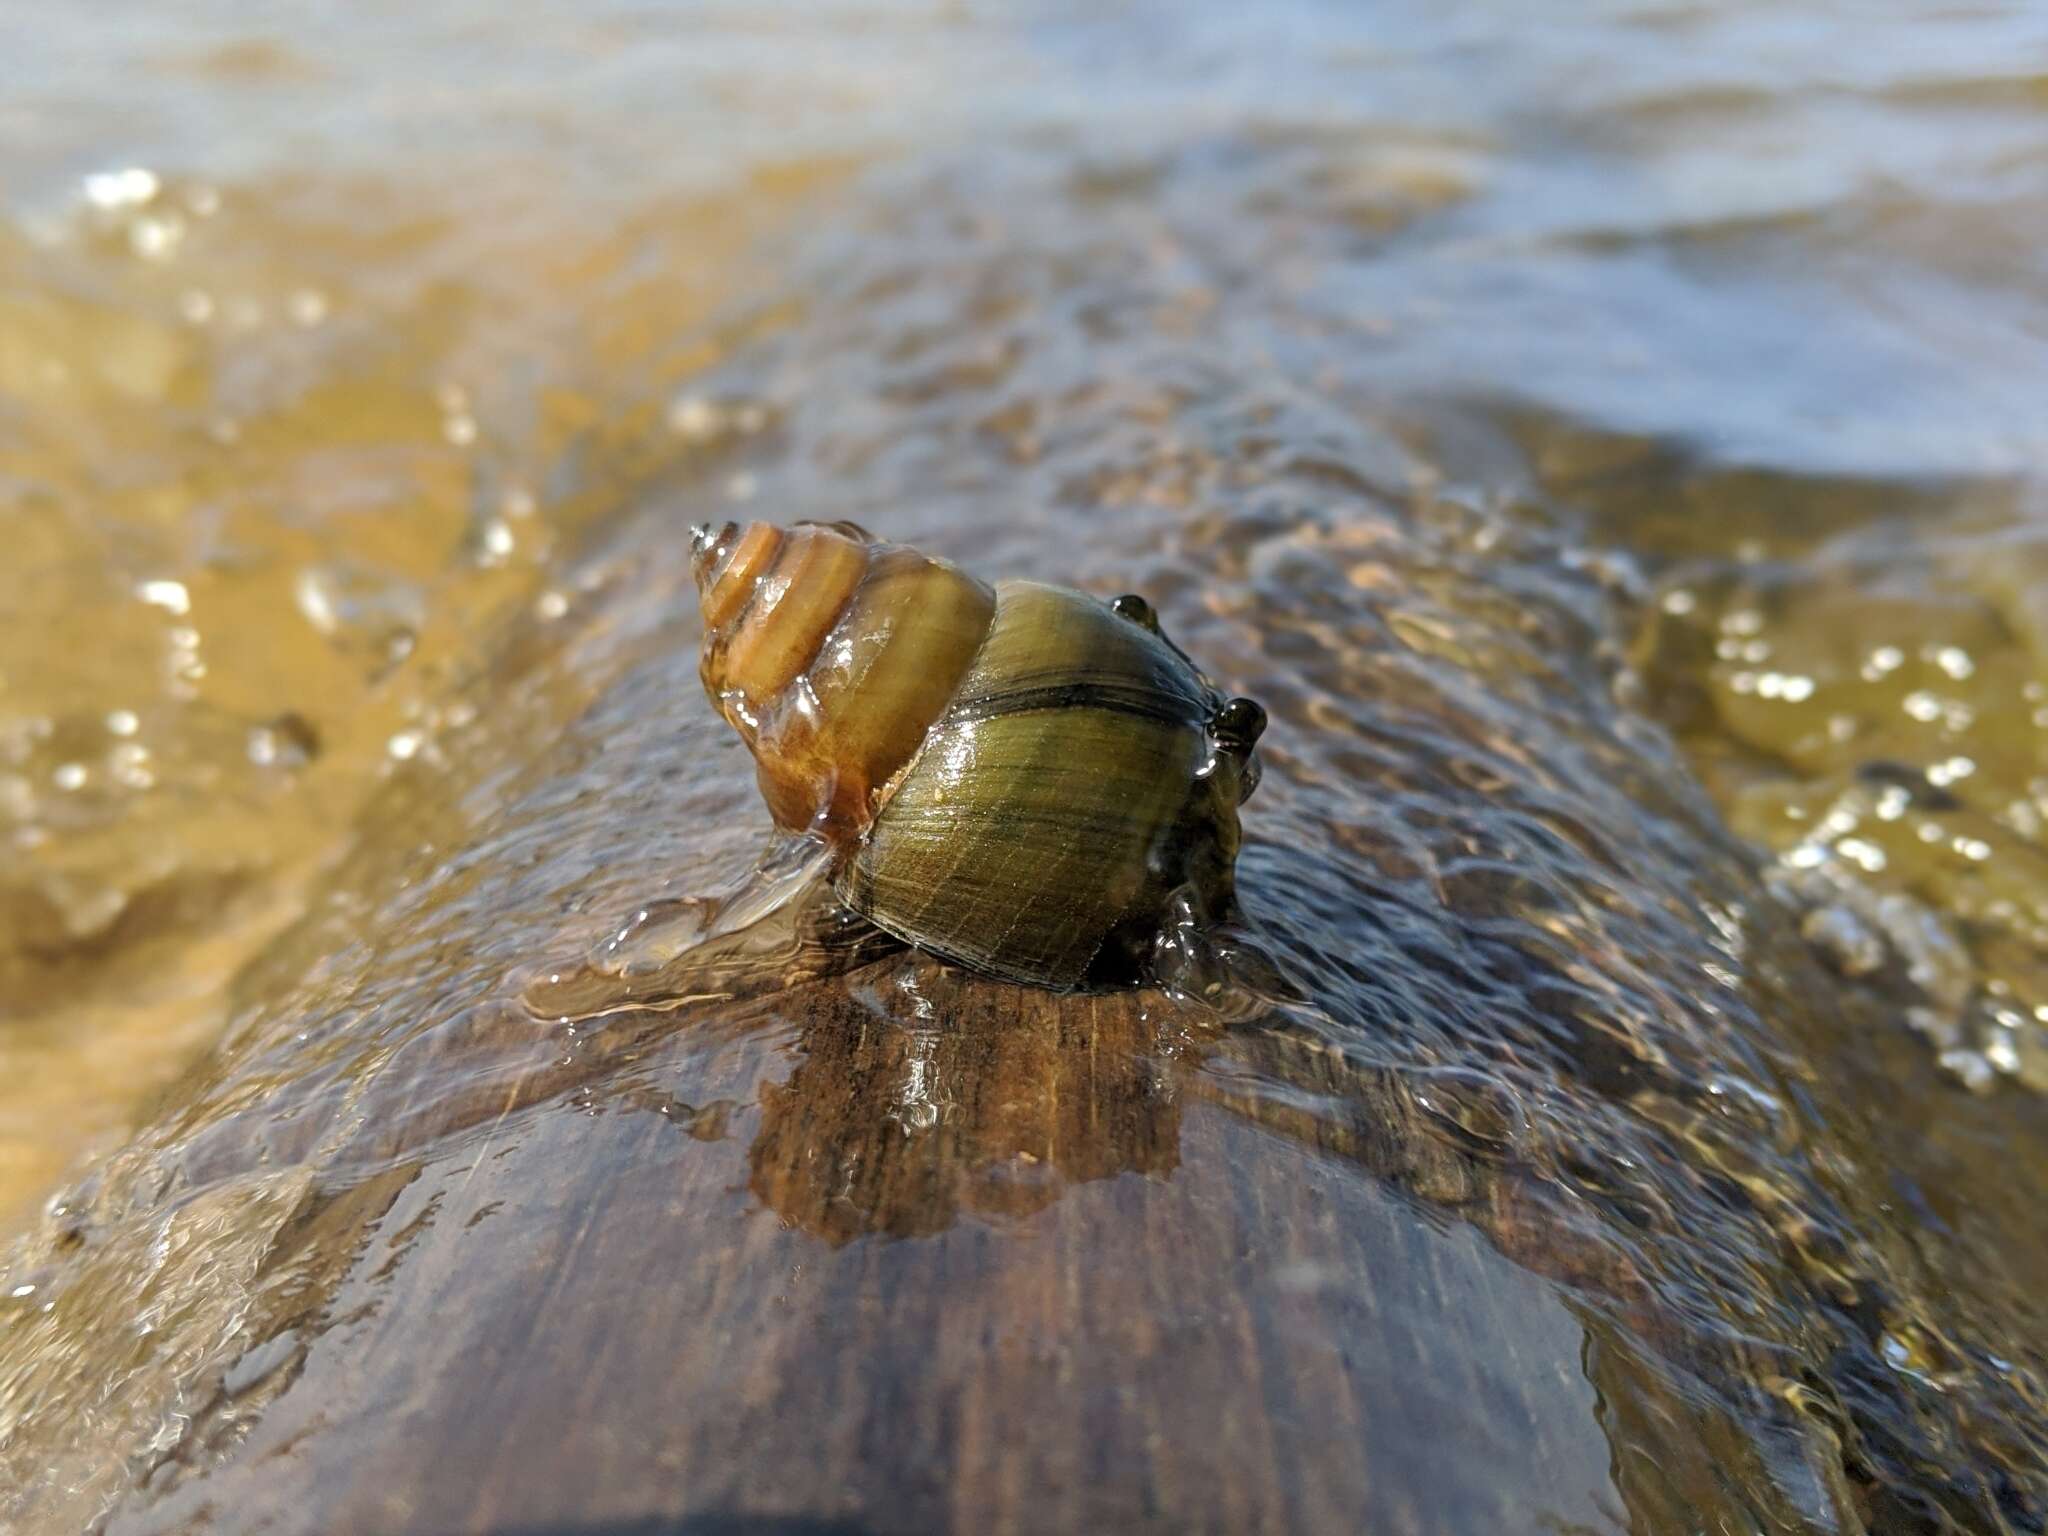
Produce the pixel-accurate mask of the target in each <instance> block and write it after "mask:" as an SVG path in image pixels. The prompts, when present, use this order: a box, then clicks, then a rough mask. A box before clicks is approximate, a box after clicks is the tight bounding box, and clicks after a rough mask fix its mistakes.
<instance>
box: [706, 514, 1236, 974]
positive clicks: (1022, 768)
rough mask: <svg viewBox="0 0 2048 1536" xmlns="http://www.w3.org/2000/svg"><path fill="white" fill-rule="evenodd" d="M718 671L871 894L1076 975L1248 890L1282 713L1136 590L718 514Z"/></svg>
mask: <svg viewBox="0 0 2048 1536" xmlns="http://www.w3.org/2000/svg"><path fill="white" fill-rule="evenodd" d="M692 561H693V574H694V575H695V578H696V581H697V586H698V591H699V593H700V598H701V602H702V606H703V612H704V647H703V654H702V661H701V668H700V670H701V673H702V676H703V680H704V685H705V689H706V691H707V692H708V693H709V695H710V696H711V699H712V701H713V702H714V703H715V704H716V705H717V706H718V708H719V710H720V712H721V713H722V714H723V715H724V716H725V718H726V719H727V720H728V721H729V722H730V723H731V724H732V725H733V727H734V728H735V729H736V730H737V731H738V732H739V734H740V736H741V738H742V739H743V740H744V741H745V742H746V744H747V746H748V748H749V750H750V751H751V752H752V753H753V756H754V760H755V764H756V769H757V776H758V778H759V781H760V785H761V792H762V796H763V798H764V799H765V800H766V802H767V804H768V808H769V811H770V813H771V815H772V816H773V818H774V820H775V822H776V824H777V825H778V826H779V827H781V828H783V829H785V830H786V831H787V832H789V833H792V834H803V835H807V836H810V837H813V838H816V839H818V840H819V841H820V842H821V843H822V844H823V845H824V847H825V849H826V850H827V865H828V868H829V870H830V878H831V880H832V883H833V889H834V892H835V894H836V895H837V897H838V899H839V900H840V901H841V902H843V903H844V904H845V905H846V906H847V907H849V908H851V909H852V910H853V911H855V912H857V913H859V914H860V915H861V916H863V917H865V918H866V919H867V920H868V921H869V922H871V923H873V924H874V925H875V926H876V927H878V928H881V929H883V930H884V931H886V932H888V933H891V934H893V935H895V936H896V937H897V938H900V939H902V940H905V941H906V942H908V943H911V944H914V945H916V946H917V947H919V948H921V949H925V950H928V951H930V952H932V953H934V954H937V955H939V956H941V957H943V958H945V959H949V960H952V961H955V962H957V963H959V964H961V965H964V966H966V967H968V968H970V969H972V970H976V971H980V972H984V973H986V974H989V975H993V976H999V977H1004V978H1008V979H1011V980H1015V981H1021V982H1027V983H1031V984H1033V985H1037V986H1042V987H1049V988H1053V989H1055V990H1075V989H1092V988H1098V987H1105V986H1112V985H1118V984H1121V983H1124V982H1128V981H1133V980H1138V979H1141V978H1143V977H1144V976H1146V975H1147V974H1148V973H1149V970H1150V962H1151V957H1152V955H1153V953H1154V951H1155V949H1156V948H1157V947H1158V945H1159V943H1160V940H1161V936H1162V934H1166V935H1169V936H1170V935H1171V934H1172V933H1173V932H1174V931H1177V930H1178V929H1180V928H1184V927H1188V926H1200V925H1203V924H1207V923H1211V922H1215V921H1219V920H1224V919H1227V918H1228V917H1230V916H1231V915H1232V914H1233V913H1234V911H1235V890H1234V868H1235V863H1236V857H1237V849H1238V838H1239V834H1238V817H1237V808H1238V805H1239V803H1240V802H1241V801H1242V800H1243V799H1244V798H1245V797H1246V796H1248V795H1249V794H1250V793H1251V790H1252V787H1253V786H1254V784H1255V783H1256V782H1257V772H1258V769H1257V760H1256V758H1255V756H1254V752H1253V748H1254V744H1255V742H1256V740H1257V738H1258V734H1259V731H1260V730H1261V729H1262V727H1263V725H1264V713H1263V711H1261V710H1260V709H1259V707H1258V706H1257V705H1256V704H1253V703H1252V702H1251V701H1249V700H1245V699H1235V700H1231V699H1226V698H1225V697H1224V696H1223V695H1222V694H1221V693H1219V692H1218V691H1217V690H1216V689H1215V688H1214V687H1213V686H1212V685H1211V684H1210V683H1209V681H1208V680H1207V679H1206V678H1205V677H1203V675H1202V674H1201V672H1200V671H1199V670H1198V669H1197V668H1196V667H1195V665H1194V663H1193V662H1192V661H1190V660H1189V659H1188V657H1187V656H1186V655H1185V654H1183V653H1182V652H1181V651H1180V650H1179V648H1178V647H1176V646H1175V645H1173V643H1172V642H1171V641H1169V640H1168V639H1166V637H1165V636H1164V635H1163V634H1162V633H1160V631H1159V627H1158V623H1157V620H1156V619H1155V618H1154V617H1153V615H1152V612H1151V609H1150V608H1149V607H1148V606H1147V605H1146V604H1145V603H1143V602H1142V600H1140V599H1136V598H1119V599H1117V600H1116V601H1115V602H1114V603H1110V602H1105V601H1104V600H1102V599H1101V598H1097V597H1093V596H1090V595H1088V594H1086V593H1082V592H1078V591H1072V590H1069V589H1067V588H1063V587H1054V586H1047V585H1043V584H1040V583H1037V582H1025V581H1014V582H1003V583H1000V584H996V585H993V586H992V585H990V584H988V583H985V582H983V581H981V580H979V579H977V578H976V577H974V576H972V575H969V574H968V573H966V572H964V571H962V570H960V569H959V568H957V567H955V566H953V565H950V564H948V563H946V562H944V561H941V560H936V559H933V558H932V557H930V556H927V555H924V554H922V553H920V552H918V551H917V550H914V549H910V548H907V547H905V546H901V545H893V544H887V543H879V542H877V541H875V540H874V539H872V538H871V537H870V536H869V535H868V534H866V533H865V532H864V531H862V530H861V529H858V528H856V527H853V526H852V525H850V524H832V525H818V524H800V525H798V526H796V527H793V528H789V529H781V528H777V527H774V526H773V525H770V524H767V523H754V524H751V525H749V526H748V527H746V528H744V529H741V528H739V527H737V526H734V525H731V524H728V525H727V526H726V527H724V528H723V529H712V528H708V527H706V528H699V529H697V530H696V531H695V533H694V535H693V542H692Z"/></svg>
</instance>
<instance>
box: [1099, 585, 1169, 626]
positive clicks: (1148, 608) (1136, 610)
mask: <svg viewBox="0 0 2048 1536" xmlns="http://www.w3.org/2000/svg"><path fill="white" fill-rule="evenodd" d="M1109 606H1110V609H1111V611H1112V612H1114V613H1115V614H1116V615H1117V617H1119V618H1124V619H1129V620H1130V621H1131V622H1132V623H1133V624H1136V625H1138V626H1139V627H1141V628H1143V629H1149V630H1151V631H1152V633H1154V634H1155V635H1156V634H1158V633H1159V615H1158V614H1157V613H1155V612H1153V610H1152V605H1151V604H1150V603H1148V602H1146V601H1145V599H1143V598H1142V597H1140V596H1138V594H1137V593H1135V592H1126V593H1125V594H1124V595H1123V596H1122V597H1120V598H1117V599H1116V600H1115V601H1114V602H1112V603H1111V604H1110V605H1109Z"/></svg>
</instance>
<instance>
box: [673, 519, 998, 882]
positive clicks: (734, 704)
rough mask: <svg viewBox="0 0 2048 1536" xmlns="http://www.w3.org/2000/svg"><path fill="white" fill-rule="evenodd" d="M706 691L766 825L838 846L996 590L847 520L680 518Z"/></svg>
mask: <svg viewBox="0 0 2048 1536" xmlns="http://www.w3.org/2000/svg"><path fill="white" fill-rule="evenodd" d="M690 559H691V571H692V574H693V576H694V577H695V579H696V584H697V592H698V599H699V603H700V605H701V607H702V609H703V615H704V646H703V654H702V659H701V663H700V667H699V671H700V673H701V675H702V677H703V679H704V687H705V691H706V692H707V693H709V694H710V696H711V700H712V702H713V703H714V704H716V705H717V706H718V709H719V712H720V713H721V714H723V715H724V716H725V718H726V719H727V720H728V721H729V722H730V723H731V724H732V726H733V728H734V729H735V730H737V731H738V732H739V734H740V737H741V739H742V740H743V741H745V742H746V744H747V747H748V750H749V751H751V752H752V753H753V755H754V761H755V765H756V772H757V774H758V776H759V778H760V782H761V793H762V795H763V797H764V798H765V799H766V800H767V802H768V807H769V810H770V811H771V813H772V814H773V815H774V817H775V820H776V822H777V824H778V825H780V826H782V827H785V828H787V829H789V830H791V831H814V832H817V833H819V834H820V835H822V836H823V837H824V838H825V839H826V841H827V842H829V843H831V844H833V845H835V846H839V847H846V846H851V845H852V844H853V843H855V842H857V841H858V840H859V839H860V838H861V836H862V835H863V834H864V833H865V832H866V830H867V828H868V826H869V824H870V823H871V822H872V821H873V820H874V817H875V814H876V811H877V810H878V809H879V807H880V805H881V803H882V801H883V799H884V798H885V797H886V795H887V792H888V789H889V787H890V784H891V782H892V781H893V780H894V779H895V778H896V776H897V775H898V774H899V773H900V772H901V771H902V770H903V769H904V767H905V766H906V765H907V764H908V763H909V762H910V761H911V759H912V758H913V757H915V756H916V754H917V751H918V749H919V748H920V747H921V746H922V745H923V743H924V739H925V735H926V733H927V732H928V731H929V730H930V729H931V727H932V725H933V723H934V722H936V721H937V720H938V718H939V716H940V715H941V714H942V713H943V711H944V710H945V707H946V704H947V701H948V700H949V699H951V697H952V695H953V692H954V689H955V687H956V686H957V685H958V683H959V681H960V679H961V677H962V676H963V675H965V673H966V671H967V668H968V666H969V665H970V664H971V663H972V661H973V659H974V656H975V653H976V652H977V651H978V650H979V649H980V646H981V643H982V640H983V639H984V637H985V636H986V635H987V633H988V630H989V625H990V623H991V621H992V620H993V618H994V614H995V592H994V590H993V589H992V588H990V587H989V586H987V585H986V584H985V583H983V582H980V581H977V580H975V579H974V578H973V577H971V576H969V575H967V574H966V573H965V572H963V571H960V570H958V569H957V568H955V567H954V566H952V565H949V564H947V563H946V562H944V561H941V560H934V559H932V558H931V557H930V556H927V555H924V554H920V553H919V552H918V551H916V550H913V549H908V548H904V547H902V546H900V545H892V544H883V543H877V542H876V541H875V540H874V539H873V538H872V536H870V535H869V534H868V533H867V532H866V531H865V530H864V529H861V528H859V527H856V526H855V525H854V524H852V523H831V524H820V523H800V524H797V525H796V526H794V527H791V528H788V529H781V528H777V527H775V526H774V525H772V524H769V523H750V524H748V525H747V526H746V527H745V528H741V527H740V526H739V525H737V524H734V523H727V524H725V525H724V526H723V527H722V528H713V527H711V526H709V525H704V526H700V527H698V528H695V529H693V530H692V531H691V551H690Z"/></svg>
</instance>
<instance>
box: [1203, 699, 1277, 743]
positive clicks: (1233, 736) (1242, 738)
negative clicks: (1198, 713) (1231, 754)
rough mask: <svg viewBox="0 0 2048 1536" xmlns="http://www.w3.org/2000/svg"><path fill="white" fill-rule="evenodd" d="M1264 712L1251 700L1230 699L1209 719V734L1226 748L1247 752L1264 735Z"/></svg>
mask: <svg viewBox="0 0 2048 1536" xmlns="http://www.w3.org/2000/svg"><path fill="white" fill-rule="evenodd" d="M1265 729H1266V712H1265V710H1263V709H1261V708H1260V707H1259V706H1258V704H1257V703H1255V702H1254V701H1253V700H1251V699H1232V700H1231V701H1230V702H1229V703H1228V704H1225V705H1224V706H1223V707H1222V708H1221V709H1219V710H1217V711H1216V713H1215V714H1214V715H1212V716H1211V717H1210V719H1209V734H1210V735H1212V736H1214V737H1215V738H1216V740H1217V741H1218V742H1220V743H1222V744H1223V745H1224V746H1228V747H1238V748H1241V749H1244V750H1249V749H1250V748H1251V745H1252V743H1253V742H1255V741H1257V740H1258V739H1259V737H1260V736H1261V735H1262V734H1264V732H1265Z"/></svg>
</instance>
